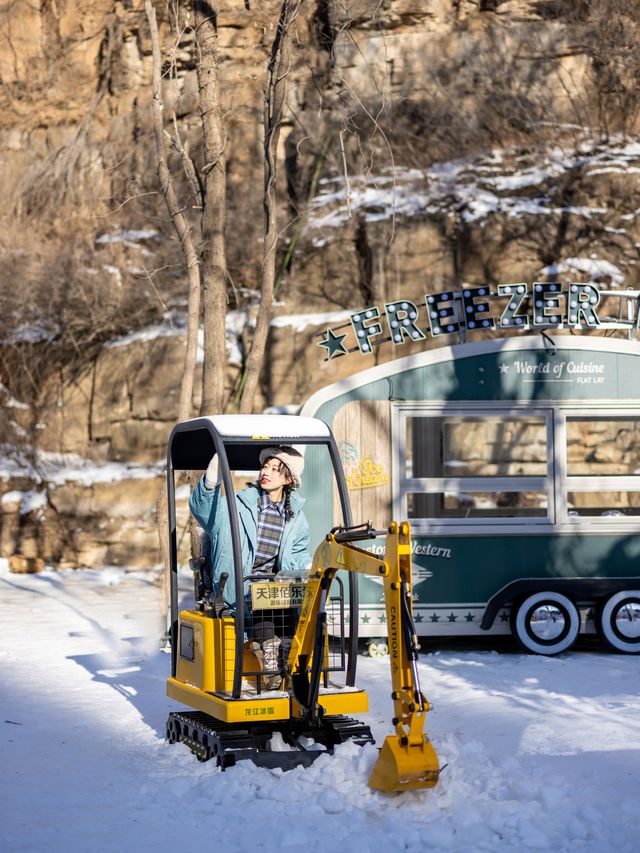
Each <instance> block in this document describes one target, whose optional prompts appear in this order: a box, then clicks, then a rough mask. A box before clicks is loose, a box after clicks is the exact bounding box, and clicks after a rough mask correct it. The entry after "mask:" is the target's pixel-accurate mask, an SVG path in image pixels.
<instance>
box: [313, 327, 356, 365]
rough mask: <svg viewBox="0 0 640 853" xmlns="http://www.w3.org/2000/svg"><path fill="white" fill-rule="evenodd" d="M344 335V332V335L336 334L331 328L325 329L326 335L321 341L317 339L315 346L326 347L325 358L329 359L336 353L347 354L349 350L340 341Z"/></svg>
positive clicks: (336, 354)
mask: <svg viewBox="0 0 640 853" xmlns="http://www.w3.org/2000/svg"><path fill="white" fill-rule="evenodd" d="M346 337H347V335H346V332H345V334H344V335H336V334H335V333H334V332H333V331H332V330H331V329H327V336H326V337H325V339H324V340H323V341H318V343H317V346H319V347H325V348H326V350H327V358H328V360H329V361H331V359H332V358H335V357H336V356H338V355H348V354H349V350H348V349H347V348H346V347H345V345H344V344H343V343H342V341H343V340H344V339H345V338H346Z"/></svg>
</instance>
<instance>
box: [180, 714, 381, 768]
mask: <svg viewBox="0 0 640 853" xmlns="http://www.w3.org/2000/svg"><path fill="white" fill-rule="evenodd" d="M275 732H280V733H281V734H282V737H283V739H284V741H285V742H286V743H288V744H290V745H292V746H294V747H295V748H294V749H292V750H287V751H284V752H271V751H270V750H268V749H267V743H268V741H269V740H270V739H271V737H272V735H273V734H274V733H275ZM301 736H302V737H307V738H311V739H313V740H315V741H316V742H317V743H320V744H322V745H323V746H324V747H325V749H322V750H318V749H313V750H311V749H310V750H305V749H303V748H302V747H300V746H299V745H298V744H297V743H296V741H297V738H299V737H301ZM167 740H168V741H169V743H176V742H178V741H181V742H182V743H185V744H186V745H187V746H188V747H189V749H190V750H191V751H192V752H193V753H194V755H195V756H196V757H197V758H198V760H199V761H209V760H210V759H212V758H215V759H216V763H217V764H218V766H220V767H221V768H222V769H223V770H225V769H226V768H227V767H232V766H233V765H234V764H235V763H236V762H237V761H242V760H245V759H248V760H250V761H253V762H254V764H257V765H258V766H260V767H280V768H282V769H283V770H289V769H291V768H293V767H299V766H303V767H308V766H309V765H310V764H312V763H313V762H314V761H315V760H316V759H317V758H319V757H320V756H321V755H325V754H327V753H331V752H333V747H334V746H336V745H337V744H339V743H345V742H346V741H353V742H354V743H357V744H358V745H360V746H363V745H364V744H365V743H374V740H373V736H372V734H371V730H370V728H369V726H367V725H364V724H363V723H360V722H359V721H358V720H354V719H352V718H351V717H345V716H334V717H325V718H324V719H323V720H322V723H321V725H320V726H319V727H314V728H311V727H309V726H308V725H307V724H305V723H304V721H295V720H294V721H290V722H288V723H287V722H285V723H281V724H280V725H273V724H271V725H269V724H268V723H253V724H251V725H244V726H243V725H241V724H239V723H223V722H221V721H220V720H216V719H214V718H213V717H210V716H209V715H208V714H204V713H202V712H201V711H176V712H173V713H171V714H169V719H168V720H167Z"/></svg>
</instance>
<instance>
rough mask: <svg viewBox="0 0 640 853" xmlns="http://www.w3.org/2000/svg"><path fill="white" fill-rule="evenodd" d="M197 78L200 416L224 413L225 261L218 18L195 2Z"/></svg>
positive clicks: (224, 200)
mask: <svg viewBox="0 0 640 853" xmlns="http://www.w3.org/2000/svg"><path fill="white" fill-rule="evenodd" d="M193 9H194V15H195V27H196V50H197V74H198V89H199V99H200V115H201V117H202V131H203V137H204V158H205V165H204V174H203V179H204V209H203V213H202V279H203V305H204V365H203V377H202V405H201V407H200V411H201V413H202V414H216V413H220V412H222V411H223V409H224V403H225V376H226V373H227V348H226V340H225V319H226V313H227V260H226V253H225V244H224V232H225V220H226V162H225V151H224V145H225V137H224V131H223V124H222V110H221V105H220V93H219V87H218V30H217V16H216V12H215V10H214V8H213V7H212V6H211V5H210V4H209V3H202V2H199V0H194V3H193Z"/></svg>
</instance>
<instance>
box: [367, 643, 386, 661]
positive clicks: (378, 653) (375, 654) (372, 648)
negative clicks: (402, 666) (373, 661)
mask: <svg viewBox="0 0 640 853" xmlns="http://www.w3.org/2000/svg"><path fill="white" fill-rule="evenodd" d="M367 651H368V652H369V657H370V658H384V657H386V656H387V655H388V654H389V644H388V643H387V641H386V640H383V639H375V640H369V642H368V644H367Z"/></svg>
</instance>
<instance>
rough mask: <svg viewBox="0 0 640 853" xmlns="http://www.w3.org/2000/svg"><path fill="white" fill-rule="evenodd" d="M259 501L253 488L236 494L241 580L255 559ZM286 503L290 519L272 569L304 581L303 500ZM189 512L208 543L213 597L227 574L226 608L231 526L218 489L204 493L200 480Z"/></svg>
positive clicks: (231, 594) (230, 595)
mask: <svg viewBox="0 0 640 853" xmlns="http://www.w3.org/2000/svg"><path fill="white" fill-rule="evenodd" d="M259 497H260V490H259V489H258V488H257V487H256V486H248V487H247V488H246V489H243V490H242V491H241V492H237V493H236V510H237V513H238V523H239V526H240V539H241V547H242V574H243V576H244V577H246V576H247V575H250V574H251V572H252V569H253V563H254V560H255V555H256V540H257V537H258V499H259ZM290 502H291V509H292V511H293V518H290V519H288V520H287V522H286V524H285V526H284V532H283V534H282V541H281V543H280V553H279V554H278V559H277V563H276V565H277V568H278V573H279V574H280V575H283V574H284V575H292V576H302V577H305V576H306V574H307V572H308V569H309V567H310V565H311V554H310V552H309V525H308V523H307V519H306V518H305V516H304V513H303V512H302V507H303V506H304V505H305V503H306V499H305V498H302V497H300V495H298V494H297V493H296V492H295V491H292V492H291V501H290ZM189 508H190V509H191V512H192V513H193V515H194V516H195V518H196V519H197V521H198V523H199V524H200V526H201V527H202V529H203V530H204V531H205V533H206V534H207V536H208V537H209V539H210V542H211V552H210V557H211V566H212V569H213V583H214V594H215V590H216V586H215V585H216V584H217V581H218V578H219V577H220V574H221V573H222V572H228V574H229V580H228V581H227V585H226V587H225V594H224V598H225V600H226V601H227V602H228V603H229V604H234V602H235V589H234V581H233V578H234V570H233V551H232V549H231V526H230V524H229V513H228V509H227V501H226V498H225V497H224V496H223V495H222V494H221V488H220V486H216V487H215V488H213V489H207V488H206V487H205V485H204V477H201V478H200V480H199V481H198V485H197V486H196V487H195V489H194V490H193V492H192V493H191V497H190V498H189ZM245 591H246V590H245Z"/></svg>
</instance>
